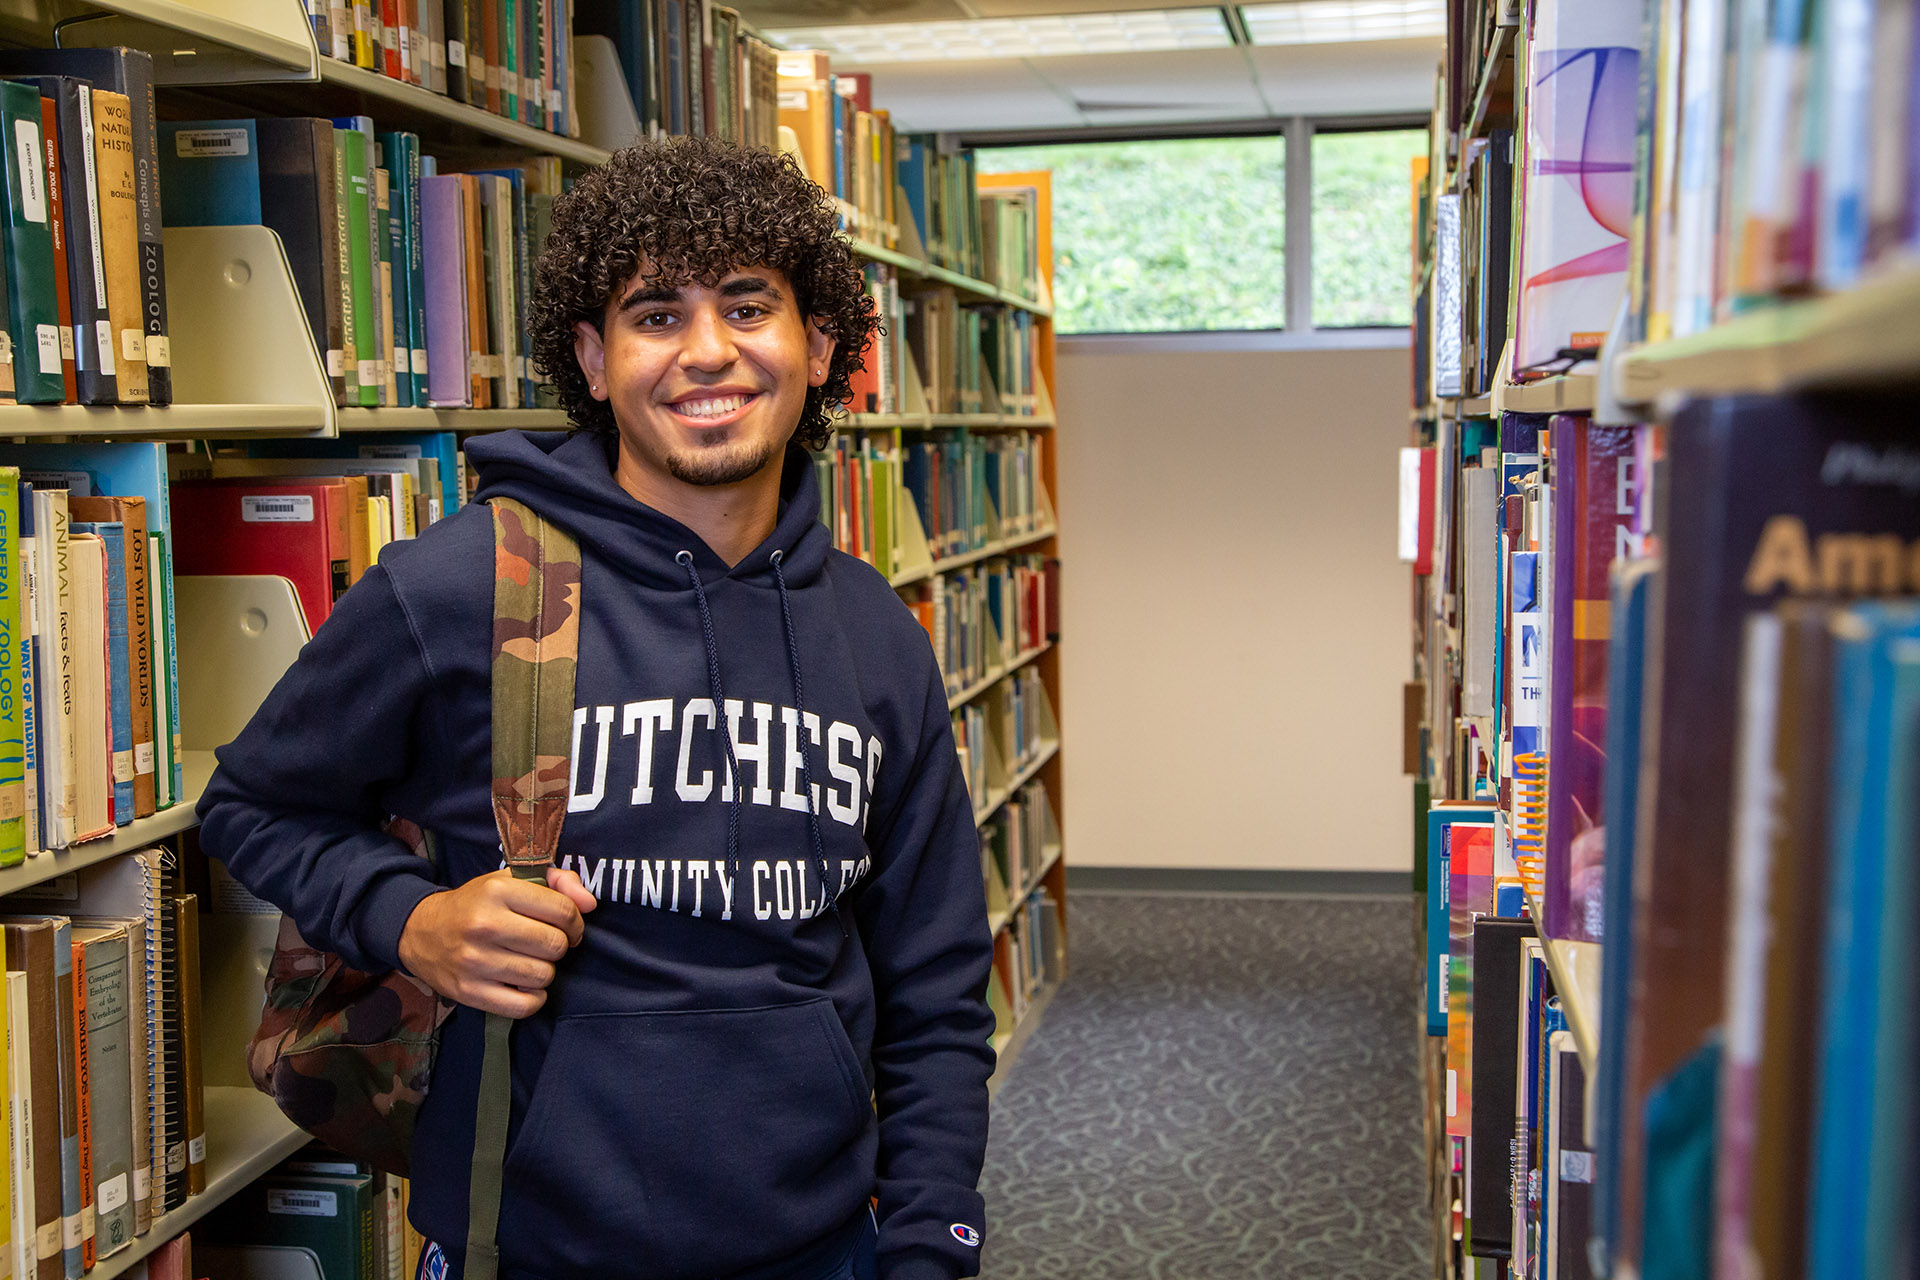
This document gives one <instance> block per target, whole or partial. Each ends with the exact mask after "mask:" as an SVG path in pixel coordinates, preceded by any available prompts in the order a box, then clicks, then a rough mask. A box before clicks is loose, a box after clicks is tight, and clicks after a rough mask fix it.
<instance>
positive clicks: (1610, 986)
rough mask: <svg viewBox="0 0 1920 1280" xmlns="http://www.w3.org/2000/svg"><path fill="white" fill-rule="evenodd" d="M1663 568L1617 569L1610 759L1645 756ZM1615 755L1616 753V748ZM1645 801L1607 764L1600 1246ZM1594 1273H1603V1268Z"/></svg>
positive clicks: (1636, 774)
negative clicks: (1653, 621)
mask: <svg viewBox="0 0 1920 1280" xmlns="http://www.w3.org/2000/svg"><path fill="white" fill-rule="evenodd" d="M1659 573H1660V565H1659V562H1658V561H1655V560H1630V561H1625V562H1623V563H1620V564H1617V565H1615V566H1614V569H1613V595H1612V602H1611V606H1610V607H1611V613H1612V618H1613V632H1612V634H1611V635H1610V636H1609V637H1608V639H1607V758H1608V759H1609V760H1626V761H1634V760H1638V759H1639V758H1640V736H1641V728H1640V726H1641V702H1642V700H1643V693H1644V689H1645V682H1646V650H1647V605H1648V600H1649V599H1650V597H1651V595H1652V591H1653V586H1654V583H1655V581H1656V579H1657V578H1658V575H1659ZM1616 752H1617V753H1618V754H1615V753H1616ZM1639 804H1640V770H1639V769H1637V768H1627V769H1609V770H1607V773H1606V777H1605V779H1604V780H1603V781H1602V783H1601V796H1600V818H1601V823H1602V825H1603V826H1604V827H1605V828H1606V840H1607V846H1606V857H1607V874H1606V879H1605V880H1604V881H1603V882H1602V883H1603V885H1604V893H1605V895H1606V898H1605V911H1604V915H1603V917H1602V918H1603V919H1604V920H1605V921H1606V946H1605V947H1603V948H1602V949H1601V952H1600V1052H1599V1061H1598V1062H1597V1063H1596V1064H1595V1075H1594V1078H1593V1081H1592V1084H1593V1091H1594V1131H1593V1135H1592V1136H1593V1155H1594V1185H1593V1235H1594V1239H1595V1240H1596V1241H1599V1242H1601V1243H1599V1244H1598V1245H1596V1246H1595V1247H1596V1249H1597V1250H1600V1251H1602V1256H1610V1255H1607V1254H1605V1253H1604V1251H1605V1249H1606V1248H1607V1246H1606V1244H1605V1242H1606V1241H1610V1240H1613V1239H1616V1238H1617V1237H1618V1234H1619V1222H1620V1186H1619V1176H1620V1172H1619V1171H1620V1144H1621V1137H1622V1135H1623V1134H1624V1133H1625V1128H1624V1127H1623V1125H1622V1124H1621V1116H1620V1107H1621V1098H1622V1096H1623V1092H1624V1089H1625V1083H1626V1071H1627V1049H1626V1045H1627V1027H1628V1014H1629V1012H1630V1010H1631V1001H1630V999H1629V992H1628V984H1629V983H1630V982H1631V981H1632V980H1633V835H1634V832H1633V827H1634V815H1635V814H1636V813H1637V812H1638V809H1639ZM1595 1274H1596V1275H1597V1274H1599V1272H1598V1270H1596V1271H1595Z"/></svg>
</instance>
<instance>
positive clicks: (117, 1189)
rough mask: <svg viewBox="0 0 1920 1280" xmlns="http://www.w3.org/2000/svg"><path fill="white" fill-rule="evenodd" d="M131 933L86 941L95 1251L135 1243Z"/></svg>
mask: <svg viewBox="0 0 1920 1280" xmlns="http://www.w3.org/2000/svg"><path fill="white" fill-rule="evenodd" d="M127 942H128V939H127V934H126V932H125V931H124V930H119V929H116V930H115V931H113V932H111V933H109V934H107V935H106V936H104V937H98V938H95V939H93V940H90V941H89V942H87V943H86V944H85V947H84V954H85V956H86V982H87V1075H88V1085H89V1106H88V1114H89V1118H90V1120H91V1123H92V1126H93V1134H92V1146H91V1151H92V1156H91V1159H92V1162H93V1177H92V1179H91V1182H92V1185H93V1188H94V1213H95V1225H94V1238H95V1246H96V1247H95V1253H96V1256H97V1257H99V1258H105V1257H107V1256H109V1255H110V1254H114V1253H117V1252H119V1251H120V1250H121V1249H124V1248H126V1247H127V1246H128V1245H130V1244H132V1243H133V1185H132V1184H133V1134H132V1132H131V1129H130V1125H131V1124H132V1120H133V1105H132V1103H131V1101H130V1100H129V1099H128V1094H129V1092H130V1091H131V1090H132V1087H133V1064H132V1061H131V1053H130V1047H131V1046H130V1041H129V1033H130V1031H131V1029H132V1028H131V1020H130V1018H129V1017H128V1006H129V1003H130V1000H131V993H130V991H129V990H128V985H129V984H128V979H129V967H128V959H129V957H128V951H127Z"/></svg>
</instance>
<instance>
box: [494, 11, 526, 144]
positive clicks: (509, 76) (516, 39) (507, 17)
mask: <svg viewBox="0 0 1920 1280" xmlns="http://www.w3.org/2000/svg"><path fill="white" fill-rule="evenodd" d="M524 3H525V0H499V4H500V63H501V66H500V112H501V114H502V115H504V116H506V118H507V119H509V120H518V119H519V118H520V98H521V96H522V95H521V92H520V54H521V49H520V26H521V23H520V11H521V8H522V6H523V5H524Z"/></svg>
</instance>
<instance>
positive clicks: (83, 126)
mask: <svg viewBox="0 0 1920 1280" xmlns="http://www.w3.org/2000/svg"><path fill="white" fill-rule="evenodd" d="M59 86H60V165H61V171H62V172H63V173H65V174H66V176H67V191H68V194H69V195H70V196H71V197H72V199H71V201H70V202H69V203H70V206H71V208H72V210H73V214H72V216H71V217H70V218H69V219H68V220H67V243H68V244H70V245H72V246H73V250H74V251H73V253H72V254H71V255H69V257H68V260H67V271H68V279H69V287H70V289H71V291H72V298H73V361H74V364H73V376H74V384H75V391H76V394H77V395H78V396H79V398H80V403H81V404H114V403H116V402H118V401H119V399H120V382H119V378H118V377H117V376H116V373H115V367H114V359H113V325H112V322H111V320H110V319H109V312H108V310H107V262H106V248H105V246H104V245H103V244H102V243H101V239H100V181H99V177H100V175H99V168H98V166H97V165H96V164H95V154H94V137H93V133H94V130H93V87H92V86H91V85H90V84H88V83H87V82H86V81H84V80H71V79H65V78H62V79H61V80H60V81H59Z"/></svg>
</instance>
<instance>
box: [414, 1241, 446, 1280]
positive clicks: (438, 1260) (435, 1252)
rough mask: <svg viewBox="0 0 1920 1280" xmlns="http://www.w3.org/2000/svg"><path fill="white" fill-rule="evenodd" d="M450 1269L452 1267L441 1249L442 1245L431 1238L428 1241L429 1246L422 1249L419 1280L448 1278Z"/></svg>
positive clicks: (442, 1279)
mask: <svg viewBox="0 0 1920 1280" xmlns="http://www.w3.org/2000/svg"><path fill="white" fill-rule="evenodd" d="M450 1270H452V1267H451V1266H450V1265H449V1264H448V1262H447V1255H446V1254H444V1253H442V1252H441V1251H440V1246H439V1245H437V1244H435V1243H434V1242H433V1241H431V1240H429V1241H427V1247H426V1248H424V1249H422V1250H421V1251H420V1275H419V1280H447V1273H448V1272H449V1271H450Z"/></svg>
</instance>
